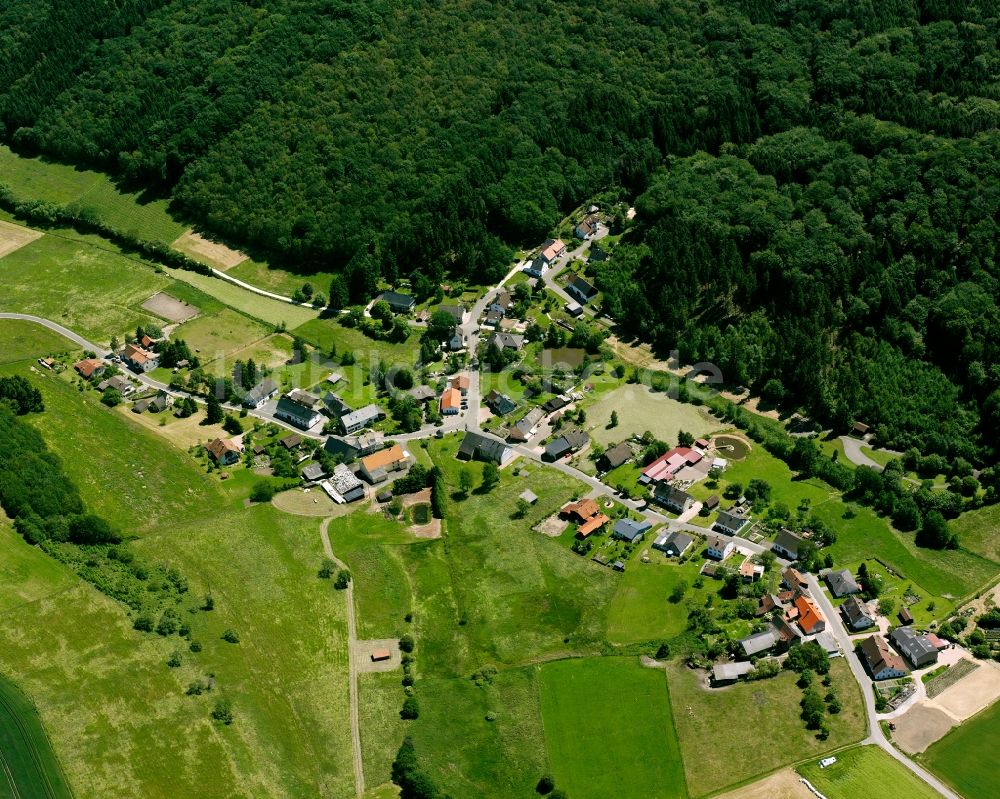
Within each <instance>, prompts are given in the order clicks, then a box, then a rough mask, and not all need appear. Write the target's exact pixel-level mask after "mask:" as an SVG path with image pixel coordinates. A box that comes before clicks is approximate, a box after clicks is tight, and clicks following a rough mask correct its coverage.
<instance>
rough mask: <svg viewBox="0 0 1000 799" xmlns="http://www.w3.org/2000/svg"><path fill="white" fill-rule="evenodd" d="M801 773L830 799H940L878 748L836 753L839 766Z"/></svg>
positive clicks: (813, 766)
mask: <svg viewBox="0 0 1000 799" xmlns="http://www.w3.org/2000/svg"><path fill="white" fill-rule="evenodd" d="M799 773H800V774H801V775H802V776H803V777H805V778H806V779H807V780H809V782H811V783H812V784H813V785H815V786H816V788H817V789H818V790H819V792H820V793H822V794H824V795H825V796H827V797H828V799H855V797H858V796H906V797H907V799H937V797H938V792H937V791H935V790H934V789H933V788H931V787H930V786H929V785H928V784H927V783H926V782H924V781H923V780H922V779H920V778H919V777H917V776H916V775H915V774H914V773H913V772H912V771H910V770H909V769H908V768H906V766H903V765H902V764H900V763H899V762H898V761H896V760H895V759H893V758H892V757H890V756H889V755H887V754H886V753H885V752H883V751H882V750H881V749H880V748H879V747H877V746H859V747H855V748H854V749H847V750H845V751H843V752H838V753H837V762H836V763H834V764H833V765H832V766H827V767H826V768H820V767H819V764H818V763H815V762H814V763H807V764H806V765H804V766H800V767H799Z"/></svg>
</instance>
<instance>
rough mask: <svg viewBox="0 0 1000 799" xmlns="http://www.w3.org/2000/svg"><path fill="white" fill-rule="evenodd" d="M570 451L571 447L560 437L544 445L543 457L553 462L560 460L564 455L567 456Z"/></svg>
mask: <svg viewBox="0 0 1000 799" xmlns="http://www.w3.org/2000/svg"><path fill="white" fill-rule="evenodd" d="M572 451H573V447H571V446H570V443H569V442H568V441H567V440H566V439H565V438H563V437H561V436H560V437H559V438H557V439H555V440H554V441H550V442H549V443H548V444H546V445H545V457H546V458H548V459H549V460H553V461H554V460H558V459H559V458H562V457H563V456H564V455H568V454H569V453H570V452H572Z"/></svg>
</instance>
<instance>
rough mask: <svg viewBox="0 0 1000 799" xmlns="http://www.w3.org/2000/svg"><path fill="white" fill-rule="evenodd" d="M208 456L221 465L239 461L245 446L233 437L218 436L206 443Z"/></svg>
mask: <svg viewBox="0 0 1000 799" xmlns="http://www.w3.org/2000/svg"><path fill="white" fill-rule="evenodd" d="M205 451H206V452H207V453H208V456H209V457H210V458H211V459H212V460H213V461H215V462H216V463H217V464H219V465H220V466H232V465H233V464H234V463H239V460H240V454H241V453H242V452H243V447H242V446H241V445H239V444H237V443H236V442H235V441H233V439H231V438H216V439H213V440H212V441H209V442H208V443H207V444H206V445H205Z"/></svg>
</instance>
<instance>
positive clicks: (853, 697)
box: [667, 660, 866, 797]
mask: <svg viewBox="0 0 1000 799" xmlns="http://www.w3.org/2000/svg"><path fill="white" fill-rule="evenodd" d="M830 674H831V675H832V677H833V688H834V689H835V690H836V692H837V695H838V696H839V697H840V701H841V703H842V704H843V710H841V712H840V713H838V714H836V715H829V714H827V716H826V719H827V724H828V726H829V728H830V737H829V739H828V740H826V741H820V740H818V739H817V738H816V734H815V733H814V732H813V731H811V730H807V729H806V726H805V723H804V722H803V721H802V719H800V718H799V701H800V700H801V698H802V691H801V689H799V688H798V687H797V686H796V684H795V675H793V674H791V673H790V672H783V673H781V674H779V675H778V676H777V677H774V678H772V679H768V680H760V681H758V682H750V683H737V684H736V685H733V686H730V687H728V688H724V689H709V688H706V687H705V685H704V680H705V674H704V672H700V671H692V670H691V669H688V668H686V667H685V666H683V665H681V664H679V663H675V664H671V665H670V666H668V667H667V676H668V682H669V685H670V702H671V706H672V707H673V713H674V724H675V725H676V728H677V736H678V739H679V741H680V749H681V755H682V756H683V759H684V772H685V775H686V777H687V785H688V791H689V792H690V793H691V796H693V797H699V796H707V795H709V794H712V793H716V792H718V791H721V790H722V789H724V788H726V787H728V786H730V785H734V784H735V783H738V782H744V781H747V780H750V779H751V778H753V777H755V776H757V775H759V774H764V773H767V772H769V771H773V770H774V769H777V768H779V767H781V766H784V765H788V764H790V763H794V762H796V761H798V760H801V759H802V758H803V757H810V756H812V755H818V754H820V753H822V752H826V751H829V750H831V749H836V748H838V747H842V746H846V745H848V744H851V743H855V742H856V741H859V740H861V739H862V738H864V736H865V728H866V723H865V711H864V705H863V703H862V698H861V693H860V689H859V688H858V684H857V683H856V682H855V680H854V677H853V675H852V674H851V672H850V668H849V667H848V665H847V664H846V663H845V662H844V661H843V660H835V661H834V662H833V665H832V668H831V670H830ZM727 724H729V725H730V726H733V725H735V726H733V728H734V729H737V728H738V730H739V731H740V732H739V733H738V734H733V730H732V729H730V730H729V731H728V733H727V726H726V725H727ZM747 731H752V742H751V741H748V738H747Z"/></svg>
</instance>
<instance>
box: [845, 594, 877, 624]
mask: <svg viewBox="0 0 1000 799" xmlns="http://www.w3.org/2000/svg"><path fill="white" fill-rule="evenodd" d="M840 615H841V616H843V617H844V624H846V625H847V626H848V627H850V628H851V629H852V630H867V629H868V628H869V627H874V626H875V614H873V613H872V612H871V611H870V610H869V609H868V605H867V604H865V603H864V602H862V601H861V600H860V599H858V598H857V597H856V596H851V597H848V598H847V601H845V602H844V604H843V605H841V606H840Z"/></svg>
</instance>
